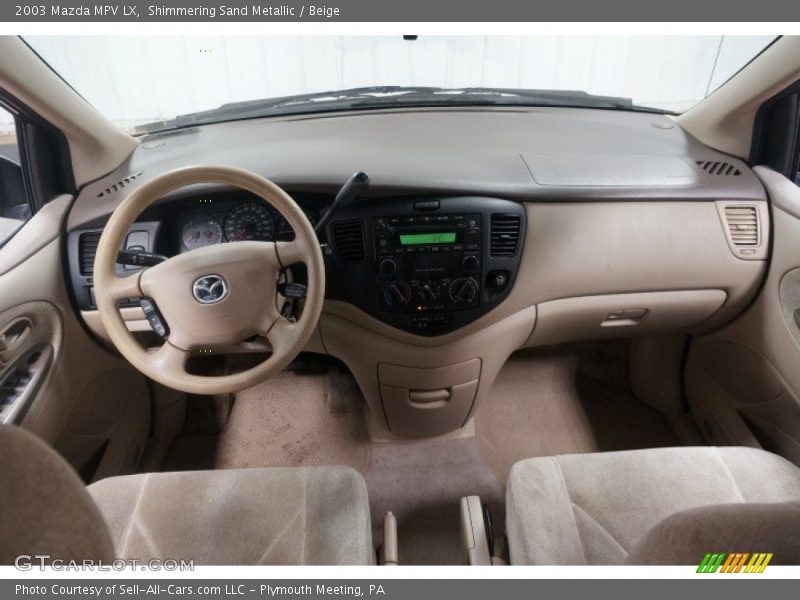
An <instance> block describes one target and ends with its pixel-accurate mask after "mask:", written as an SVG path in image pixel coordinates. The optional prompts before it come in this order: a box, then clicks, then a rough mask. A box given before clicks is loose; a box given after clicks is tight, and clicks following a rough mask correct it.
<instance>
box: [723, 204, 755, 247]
mask: <svg viewBox="0 0 800 600" xmlns="http://www.w3.org/2000/svg"><path fill="white" fill-rule="evenodd" d="M725 221H726V222H727V223H728V231H730V234H731V241H733V245H734V246H739V247H741V246H758V244H759V242H760V239H759V228H758V211H757V210H756V207H755V206H737V205H735V204H732V205H730V206H726V207H725Z"/></svg>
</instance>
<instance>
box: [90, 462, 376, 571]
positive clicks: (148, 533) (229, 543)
mask: <svg viewBox="0 0 800 600" xmlns="http://www.w3.org/2000/svg"><path fill="white" fill-rule="evenodd" d="M89 493H90V494H91V495H92V497H93V498H94V500H95V502H96V503H97V505H98V506H99V508H100V511H101V512H102V514H103V516H104V517H105V519H106V522H107V523H108V526H109V528H110V530H111V535H112V538H113V540H114V544H115V548H116V550H117V554H118V555H119V556H120V557H123V558H137V559H142V560H147V559H149V558H161V559H164V558H177V559H181V558H183V559H193V560H194V561H195V564H212V565H255V564H281V565H308V564H311V565H343V564H370V563H372V562H374V558H373V557H374V552H373V548H372V534H371V529H370V517H369V504H368V502H367V489H366V485H365V483H364V479H363V478H362V477H361V475H360V474H359V473H357V472H356V471H354V470H353V469H350V468H346V467H301V468H274V469H237V470H224V471H187V472H179V473H151V474H146V475H131V476H124V477H112V478H109V479H104V480H102V481H100V482H98V483H95V484H93V485H91V486H89Z"/></svg>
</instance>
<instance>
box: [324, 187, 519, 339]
mask: <svg viewBox="0 0 800 600" xmlns="http://www.w3.org/2000/svg"><path fill="white" fill-rule="evenodd" d="M420 204H422V203H421V202H415V201H413V200H392V201H389V202H386V201H371V202H366V201H363V202H360V203H358V204H356V205H354V206H352V207H348V211H347V213H346V214H342V213H337V216H336V218H335V220H334V221H333V223H331V225H330V227H329V239H330V240H331V241H332V245H333V247H334V253H333V255H334V259H333V262H334V263H335V264H334V265H332V266H333V267H334V268H331V269H329V275H330V276H329V278H328V279H329V287H330V288H331V289H330V294H331V295H332V294H336V295H342V296H344V297H345V299H347V300H348V301H349V302H351V303H353V304H355V305H357V306H359V307H360V308H362V309H363V310H365V311H366V312H368V313H369V314H371V315H372V316H374V317H376V318H378V319H380V320H382V321H384V322H386V323H388V324H390V325H393V326H395V327H398V328H399V329H402V330H404V331H409V332H412V333H416V334H419V335H428V336H430V335H440V334H442V333H446V332H448V331H452V330H454V329H457V328H458V327H462V326H463V325H465V324H467V323H469V322H470V321H473V320H475V319H477V318H478V317H480V316H481V315H482V314H484V313H485V312H487V311H489V310H491V308H493V307H494V306H496V305H497V304H498V303H499V302H501V301H502V300H503V298H505V297H506V296H507V295H508V292H509V290H510V289H511V286H512V285H513V281H514V278H515V276H516V271H517V267H518V264H519V257H520V252H521V248H522V239H523V234H524V228H525V212H524V210H523V208H522V206H521V205H519V204H517V203H514V202H510V201H506V200H498V199H494V198H442V199H437V200H435V201H431V200H425V201H424V206H425V208H424V209H422V210H420V209H419V208H415V207H419V206H420ZM431 206H435V208H431ZM497 215H502V216H503V217H504V219H503V226H502V229H503V230H502V232H501V231H500V229H499V228H498V225H497V223H498V221H497V219H495V221H493V216H497ZM337 223H339V224H340V225H339V226H338V227H337ZM356 223H357V224H359V225H360V226H359V227H357V228H356V227H355V224H356ZM493 223H494V225H493ZM509 223H510V224H511V225H510V226H509ZM345 224H349V228H345V227H344V225H345ZM357 230H359V231H361V234H362V236H363V238H362V241H361V243H362V244H363V251H364V252H363V256H364V258H365V260H363V261H361V262H359V263H358V264H356V263H354V262H353V261H352V260H350V261H348V254H347V253H346V252H344V253H343V252H342V250H346V249H347V248H349V247H350V246H352V245H353V243H354V240H352V239H347V240H345V239H344V238H343V237H342V236H341V234H338V235H339V237H337V232H339V231H351V232H354V231H357ZM498 235H502V236H505V238H504V241H503V252H502V256H500V255H498V254H499V253H497V252H495V253H493V252H492V248H493V246H492V239H493V238H492V236H498ZM511 242H513V247H511V245H510V243H511ZM509 248H510V249H511V251H510V252H509Z"/></svg>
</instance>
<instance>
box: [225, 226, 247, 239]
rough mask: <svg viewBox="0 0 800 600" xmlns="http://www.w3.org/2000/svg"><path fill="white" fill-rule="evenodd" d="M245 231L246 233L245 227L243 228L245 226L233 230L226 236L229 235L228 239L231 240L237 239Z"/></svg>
mask: <svg viewBox="0 0 800 600" xmlns="http://www.w3.org/2000/svg"><path fill="white" fill-rule="evenodd" d="M245 233H247V228H245V227H242V228H241V229H239V230H237V231H235V232H233V235H230V236H228V237H229V238H230V239H232V240H238V239H239V238H240V237H242V236H243V235H244V234H245Z"/></svg>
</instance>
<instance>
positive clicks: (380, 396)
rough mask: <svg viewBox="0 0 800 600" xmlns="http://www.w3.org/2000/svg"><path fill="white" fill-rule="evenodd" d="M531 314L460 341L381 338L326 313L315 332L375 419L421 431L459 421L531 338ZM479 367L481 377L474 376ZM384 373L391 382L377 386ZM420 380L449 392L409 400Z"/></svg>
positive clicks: (398, 430) (402, 431) (397, 429)
mask: <svg viewBox="0 0 800 600" xmlns="http://www.w3.org/2000/svg"><path fill="white" fill-rule="evenodd" d="M327 306H328V304H326V307H327ZM535 320H536V308H535V307H529V308H528V309H526V310H522V311H520V312H517V313H515V314H513V315H511V316H509V317H507V318H505V319H502V320H500V321H498V322H496V323H493V324H491V325H489V326H487V327H486V328H484V329H480V330H478V331H475V332H474V333H472V334H469V335H465V336H463V337H460V338H458V339H455V340H452V341H442V340H439V345H437V346H430V345H425V346H419V345H415V344H413V343H407V342H405V341H399V340H395V339H392V338H389V337H386V336H384V335H382V334H381V333H379V332H376V331H374V330H372V329H370V328H369V327H367V326H365V325H364V323H363V322H354V321H351V320H349V319H347V318H345V317H342V316H339V315H336V314H332V313H330V312H325V311H323V314H322V317H321V319H320V334H321V336H322V343H323V344H324V346H325V350H326V351H327V352H328V353H329V354H331V355H333V356H336V357H337V358H339V359H341V360H342V361H343V362H344V363H345V364H346V365H347V366H348V367H349V368H350V370H351V371H352V373H353V375H354V376H355V378H356V381H357V382H358V384H359V387H360V388H361V391H362V393H363V394H364V396H365V398H366V400H367V404H368V406H369V409H370V412H371V414H372V417H373V418H374V419H375V420H376V421H378V422H379V424H380V425H382V426H384V427H385V428H386V429H388V430H389V431H391V432H392V433H395V434H399V435H407V436H419V435H434V434H436V433H444V432H445V431H451V430H455V429H458V428H460V427H463V426H464V425H465V424H466V423H467V422H468V421H469V418H470V417H471V416H472V414H473V413H474V411H475V408H476V407H477V405H478V403H479V402H480V400H481V399H482V398H483V397H484V396H485V394H486V393H487V391H488V390H489V388H490V387H491V385H492V383H493V382H494V379H495V377H496V376H497V373H498V372H499V371H500V368H501V367H502V366H503V363H505V361H506V359H507V358H508V357H509V355H510V354H511V353H512V352H513V351H514V350H516V349H517V348H520V347H521V346H522V345H523V344H524V342H525V340H527V339H528V336H529V335H530V332H531V330H532V328H533V324H534V321H535ZM412 337H418V336H412ZM441 337H442V338H446V337H447V336H441ZM422 339H425V338H422ZM478 369H479V370H480V376H479V378H476V373H477V371H478ZM409 376H411V377H414V379H412V378H411V377H409ZM384 377H385V378H386V379H385V382H388V383H390V384H395V386H392V385H383V389H382V388H381V384H384V383H385V382H384V379H383V378H384ZM417 381H419V382H420V383H417ZM418 385H419V386H422V389H419V390H417V391H431V389H430V388H433V390H434V391H435V392H437V393H439V394H440V395H442V396H443V394H442V393H441V391H442V390H445V391H447V393H449V394H450V396H449V397H448V398H444V397H432V395H431V396H430V397H427V398H425V397H424V394H423V395H422V396H423V400H425V401H423V402H416V403H414V404H415V405H412V404H410V400H411V398H410V391H414V390H415V388H416V386H418ZM401 386H402V387H401ZM425 388H428V389H425ZM451 399H452V402H451ZM426 403H430V406H429V408H425V406H424V405H425V404H426ZM404 409H405V410H404ZM425 411H429V413H428V414H427V415H426V412H425Z"/></svg>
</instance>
